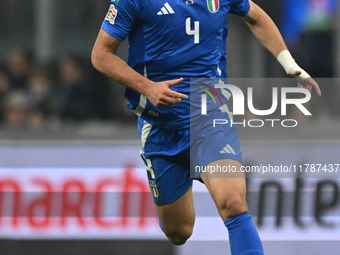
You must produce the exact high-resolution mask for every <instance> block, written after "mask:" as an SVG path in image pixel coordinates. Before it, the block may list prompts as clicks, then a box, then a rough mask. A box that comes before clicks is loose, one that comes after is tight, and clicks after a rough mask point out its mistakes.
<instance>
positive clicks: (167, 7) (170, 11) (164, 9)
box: [157, 2, 175, 16]
mask: <svg viewBox="0 0 340 255" xmlns="http://www.w3.org/2000/svg"><path fill="white" fill-rule="evenodd" d="M174 13H175V12H174V10H173V9H172V8H171V6H170V4H169V3H168V2H166V3H165V4H164V6H163V7H162V8H161V10H160V11H159V12H157V15H158V16H159V15H168V14H174Z"/></svg>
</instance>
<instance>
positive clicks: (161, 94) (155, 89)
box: [145, 78, 188, 107]
mask: <svg viewBox="0 0 340 255" xmlns="http://www.w3.org/2000/svg"><path fill="white" fill-rule="evenodd" d="M182 81H183V78H180V79H175V80H168V81H161V82H154V83H153V84H151V85H150V86H149V88H148V90H147V92H146V93H145V96H146V97H147V98H148V99H149V101H150V102H151V103H152V104H153V105H154V106H156V107H166V106H172V105H174V104H178V103H180V102H181V101H182V99H187V98H188V96H187V95H185V94H182V93H179V92H176V91H173V90H172V89H170V88H171V87H172V86H174V85H177V84H179V83H181V82H182Z"/></svg>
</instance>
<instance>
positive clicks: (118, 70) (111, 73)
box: [91, 29, 188, 107]
mask: <svg viewBox="0 0 340 255" xmlns="http://www.w3.org/2000/svg"><path fill="white" fill-rule="evenodd" d="M119 45H120V41H119V40H118V39H116V38H114V37H113V36H111V35H109V34H108V33H106V32H105V31H104V30H103V29H101V30H100V32H99V34H98V37H97V40H96V42H95V45H94V47H93V50H92V56H91V60H92V64H93V66H94V67H95V68H96V69H97V70H98V71H99V72H101V73H103V74H105V75H106V76H108V77H110V78H111V79H113V80H115V81H117V82H119V83H120V84H123V85H125V86H127V87H129V88H131V89H134V90H136V91H137V92H139V93H140V94H142V95H145V96H146V97H147V98H148V100H149V101H150V102H151V103H152V104H153V105H154V106H156V107H164V106H171V105H174V104H177V103H179V102H181V99H187V98H188V97H187V96H186V95H184V94H181V93H178V92H176V91H173V90H171V89H170V87H171V86H173V85H176V84H179V83H181V82H182V81H183V78H180V79H175V80H168V81H162V82H153V81H151V80H149V79H147V78H146V77H144V76H143V75H141V74H139V73H137V72H136V71H135V70H133V69H132V68H131V67H129V66H128V65H127V64H126V63H125V62H124V61H123V60H122V59H121V58H119V57H118V56H117V55H116V51H117V49H118V46H119Z"/></svg>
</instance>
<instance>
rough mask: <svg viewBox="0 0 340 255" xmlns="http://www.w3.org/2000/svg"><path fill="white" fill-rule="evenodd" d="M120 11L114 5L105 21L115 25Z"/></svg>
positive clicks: (111, 6)
mask: <svg viewBox="0 0 340 255" xmlns="http://www.w3.org/2000/svg"><path fill="white" fill-rule="evenodd" d="M117 13H118V10H117V9H116V8H115V6H114V5H113V4H111V5H110V9H109V11H108V13H107V14H106V17H105V20H107V21H108V22H110V24H112V25H113V24H114V23H115V20H116V17H117Z"/></svg>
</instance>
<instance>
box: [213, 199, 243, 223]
mask: <svg viewBox="0 0 340 255" xmlns="http://www.w3.org/2000/svg"><path fill="white" fill-rule="evenodd" d="M218 209H219V212H220V214H221V217H222V219H223V220H224V221H226V220H228V219H230V218H232V217H234V216H236V215H239V214H241V213H244V212H246V211H248V206H247V203H246V199H245V197H243V196H241V195H240V196H233V197H231V198H226V199H224V200H222V201H221V202H220V204H219V205H218Z"/></svg>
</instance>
